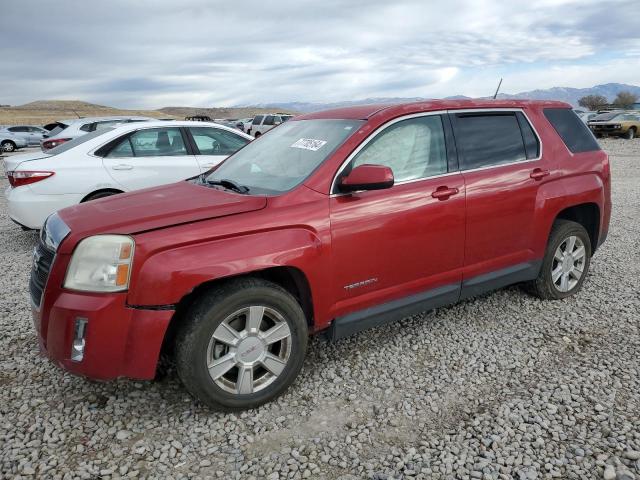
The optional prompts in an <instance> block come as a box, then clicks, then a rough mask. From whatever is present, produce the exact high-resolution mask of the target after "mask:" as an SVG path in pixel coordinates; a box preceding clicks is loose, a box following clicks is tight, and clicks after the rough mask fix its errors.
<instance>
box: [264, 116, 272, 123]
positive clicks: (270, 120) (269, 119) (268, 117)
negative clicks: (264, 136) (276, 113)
mask: <svg viewBox="0 0 640 480" xmlns="http://www.w3.org/2000/svg"><path fill="white" fill-rule="evenodd" d="M264 124H265V125H273V115H267V117H266V118H265V119H264Z"/></svg>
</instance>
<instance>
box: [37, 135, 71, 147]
mask: <svg viewBox="0 0 640 480" xmlns="http://www.w3.org/2000/svg"><path fill="white" fill-rule="evenodd" d="M69 140H71V139H70V138H54V139H52V140H45V141H44V142H42V148H44V149H45V150H49V149H50V148H55V147H57V146H58V145H62V144H63V143H64V142H68V141H69Z"/></svg>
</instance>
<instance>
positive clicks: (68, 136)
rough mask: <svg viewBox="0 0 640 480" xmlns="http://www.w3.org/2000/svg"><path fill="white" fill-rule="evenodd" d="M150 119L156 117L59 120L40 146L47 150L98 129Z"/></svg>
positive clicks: (126, 116) (125, 116)
mask: <svg viewBox="0 0 640 480" xmlns="http://www.w3.org/2000/svg"><path fill="white" fill-rule="evenodd" d="M150 120H156V119H155V118H151V117H140V116H128V115H122V116H111V117H86V118H72V119H69V120H59V121H57V122H56V126H55V127H54V128H53V129H52V130H50V131H49V132H47V133H46V134H45V135H44V137H43V138H42V140H41V141H40V148H41V149H42V151H43V152H46V151H47V150H50V149H52V148H54V147H57V146H58V145H61V144H63V143H64V142H68V141H69V140H73V139H74V138H77V137H81V136H82V135H86V134H87V133H90V132H95V131H96V130H101V129H103V128H108V127H113V126H115V125H118V124H122V123H131V122H147V121H150ZM48 126H50V125H48Z"/></svg>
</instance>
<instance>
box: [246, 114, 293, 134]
mask: <svg viewBox="0 0 640 480" xmlns="http://www.w3.org/2000/svg"><path fill="white" fill-rule="evenodd" d="M292 117H293V115H289V114H288V113H268V114H266V115H256V116H255V117H253V122H251V126H250V127H249V130H248V131H247V134H248V135H253V136H254V137H259V136H260V135H262V134H263V133H266V132H268V131H269V130H271V129H272V128H273V127H275V126H277V125H280V124H281V123H283V122H286V121H287V120H289V119H290V118H292Z"/></svg>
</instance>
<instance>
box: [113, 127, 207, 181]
mask: <svg viewBox="0 0 640 480" xmlns="http://www.w3.org/2000/svg"><path fill="white" fill-rule="evenodd" d="M112 144H113V145H114V146H113V148H112V149H111V150H110V151H109V152H108V153H107V154H106V155H105V156H104V157H103V165H104V167H105V168H106V169H107V172H109V174H110V175H111V177H112V178H113V179H114V180H115V181H116V182H117V183H119V184H120V185H122V186H123V187H124V188H125V189H126V190H137V189H140V188H146V187H153V186H156V185H162V184H165V183H172V182H177V181H179V180H184V179H186V178H189V177H193V176H196V175H199V174H200V172H201V170H200V165H199V164H198V162H197V160H196V158H195V156H194V155H192V154H190V151H189V150H188V149H187V141H186V137H185V136H183V133H182V131H181V129H180V128H179V127H157V128H146V129H140V130H136V131H135V132H133V133H129V134H126V135H124V136H123V137H121V138H120V139H118V141H114V142H112Z"/></svg>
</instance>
